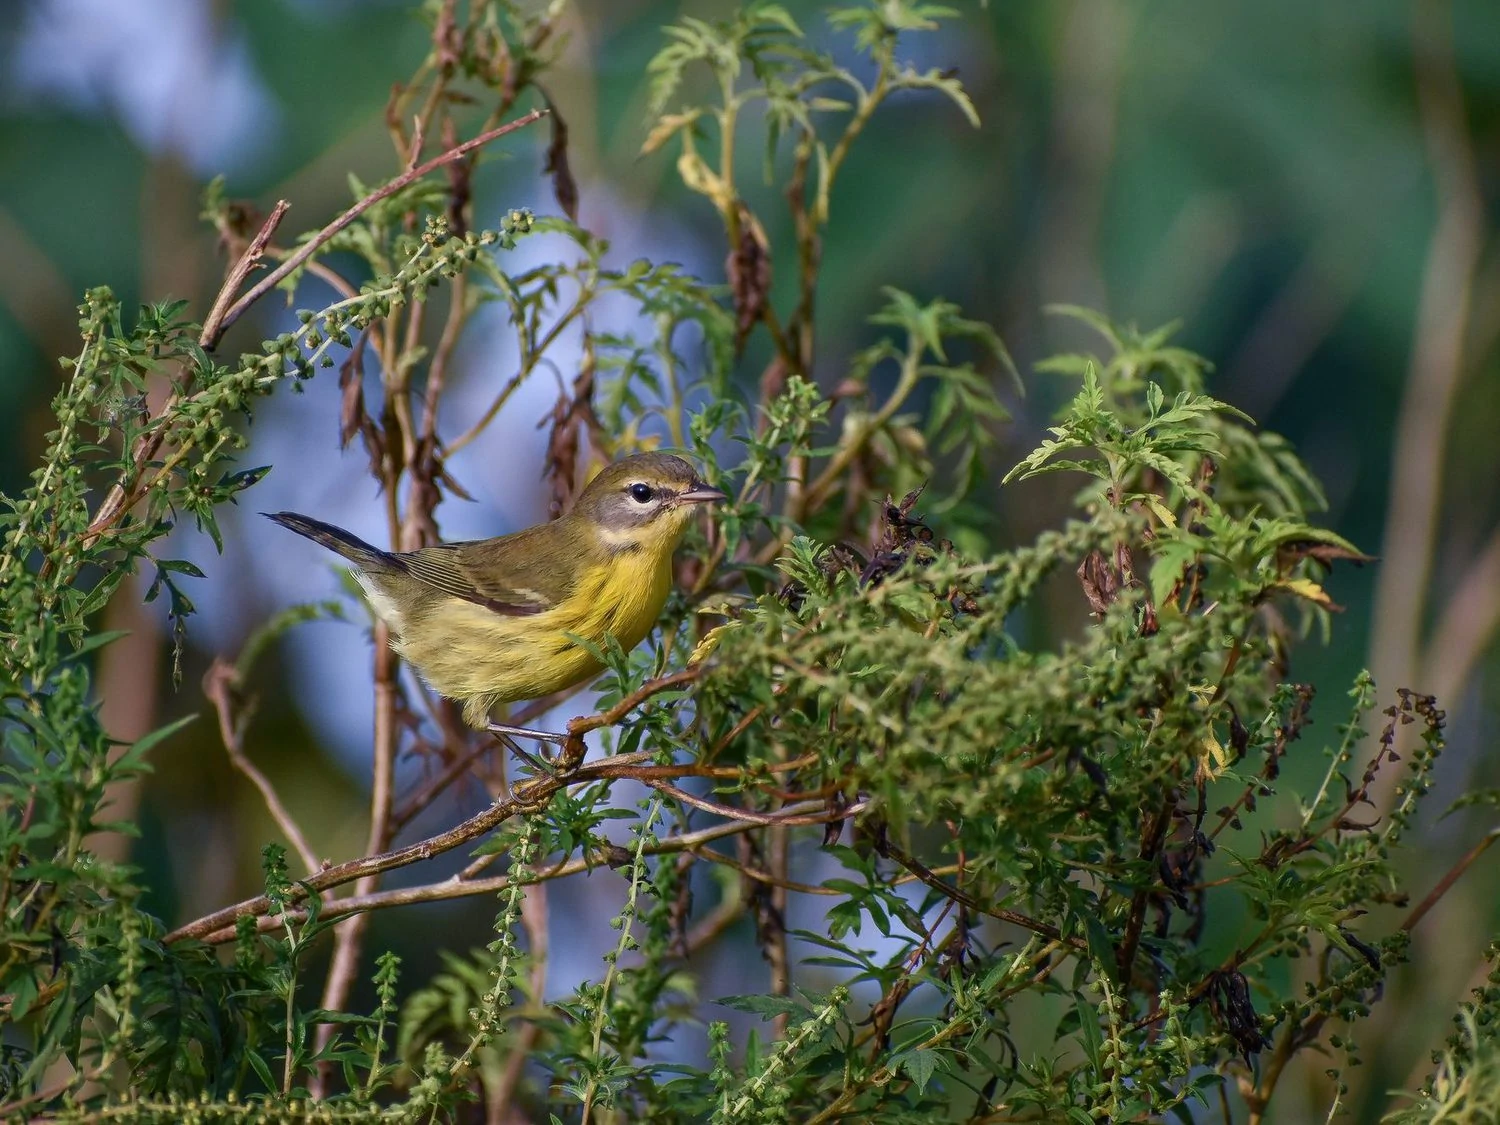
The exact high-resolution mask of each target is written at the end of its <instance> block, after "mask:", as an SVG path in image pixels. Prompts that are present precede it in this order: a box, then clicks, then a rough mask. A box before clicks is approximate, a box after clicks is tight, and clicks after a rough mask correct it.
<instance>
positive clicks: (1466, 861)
mask: <svg viewBox="0 0 1500 1125" xmlns="http://www.w3.org/2000/svg"><path fill="white" fill-rule="evenodd" d="M1496 840H1500V828H1492V829H1490V831H1489V832H1488V833H1486V834H1485V835H1484V836H1483V837H1481V838H1480V840H1479V843H1477V844H1475V845H1474V846H1473V847H1472V848H1470V849H1469V850H1468V851H1467V852H1465V853H1464V856H1463V858H1462V859H1460V860H1459V861H1458V862H1457V863H1455V864H1454V865H1453V866H1452V867H1450V868H1449V869H1448V873H1447V874H1446V875H1444V876H1443V877H1442V878H1441V879H1439V880H1438V884H1437V886H1435V887H1433V888H1432V890H1431V891H1429V892H1428V894H1427V897H1426V898H1424V899H1423V900H1422V901H1421V902H1419V903H1417V905H1416V906H1415V907H1413V908H1412V912H1411V913H1410V914H1408V915H1407V916H1406V920H1405V921H1404V922H1402V923H1401V928H1402V929H1403V930H1412V929H1414V928H1415V927H1416V925H1417V923H1418V922H1420V921H1421V920H1422V919H1423V918H1425V917H1426V916H1427V912H1428V911H1429V910H1431V909H1432V908H1433V907H1434V906H1436V905H1437V904H1438V900H1439V899H1441V898H1442V897H1443V896H1444V895H1445V894H1447V893H1448V889H1449V888H1450V887H1452V886H1453V884H1454V883H1456V882H1458V880H1459V878H1460V877H1461V876H1462V875H1463V873H1464V872H1465V871H1467V870H1468V869H1469V868H1470V867H1472V866H1473V864H1474V861H1475V860H1477V859H1478V858H1479V857H1480V856H1482V855H1483V854H1484V853H1485V852H1486V851H1488V850H1489V848H1490V845H1491V844H1493V843H1494V842H1495V841H1496Z"/></svg>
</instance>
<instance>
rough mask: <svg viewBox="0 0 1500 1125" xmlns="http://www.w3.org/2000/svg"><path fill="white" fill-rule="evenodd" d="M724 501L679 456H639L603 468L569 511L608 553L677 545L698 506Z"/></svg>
mask: <svg viewBox="0 0 1500 1125" xmlns="http://www.w3.org/2000/svg"><path fill="white" fill-rule="evenodd" d="M723 499H725V496H724V493H722V492H720V491H719V490H718V489H715V488H710V487H709V486H708V485H707V484H705V483H704V482H703V479H702V478H701V477H699V476H698V474H697V472H696V471H695V470H694V469H693V467H692V466H691V465H689V464H688V463H687V462H686V461H684V460H683V459H682V458H681V457H674V456H672V455H671V454H669V453H637V454H635V455H634V456H633V457H626V458H624V459H623V460H620V461H616V462H615V463H614V464H612V465H607V466H605V467H604V468H603V469H601V470H600V471H599V474H598V475H597V476H596V477H594V479H593V480H591V481H589V483H588V487H586V488H585V489H584V490H583V492H582V493H581V494H580V495H579V497H578V502H577V503H576V504H575V505H574V506H573V511H572V516H573V518H574V519H579V520H584V521H587V522H588V523H589V524H591V525H592V526H593V528H594V529H595V530H596V531H597V532H598V534H599V535H600V536H601V538H602V539H603V540H604V542H605V544H606V545H607V546H608V547H609V548H610V549H611V550H612V551H637V550H663V549H665V550H668V551H670V550H671V549H672V548H673V547H675V546H676V544H677V541H678V540H679V539H680V538H681V537H682V533H683V531H684V530H686V528H687V525H688V521H690V520H691V519H692V518H693V513H694V512H695V511H696V510H697V507H698V505H699V504H703V503H712V502H714V501H718V500H723Z"/></svg>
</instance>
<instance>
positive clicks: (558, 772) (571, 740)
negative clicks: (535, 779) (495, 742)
mask: <svg viewBox="0 0 1500 1125" xmlns="http://www.w3.org/2000/svg"><path fill="white" fill-rule="evenodd" d="M485 730H487V731H488V732H489V733H490V734H492V735H494V736H495V737H496V738H497V739H499V740H500V741H501V742H502V743H504V744H505V745H506V746H507V747H508V748H509V749H510V751H511V752H512V753H513V754H515V755H516V757H518V758H520V759H521V760H522V761H523V762H525V763H526V764H527V765H529V766H530V767H531V768H532V769H534V770H536V771H537V772H538V773H542V774H546V775H547V776H548V777H552V778H557V777H565V776H567V775H568V774H570V773H572V772H573V771H574V770H576V769H577V768H578V767H579V766H580V765H582V764H583V755H584V751H585V747H584V744H583V739H582V738H581V737H580V736H578V735H575V734H566V733H556V732H554V731H547V730H533V729H532V728H530V727H513V726H507V725H506V724H504V723H491V724H490V725H489V726H488V727H486V728H485ZM518 738H525V739H530V740H532V741H536V742H550V743H552V744H553V745H554V746H556V747H558V751H557V754H556V755H555V756H552V757H548V756H545V755H544V756H540V757H539V756H537V755H536V754H533V753H531V752H530V751H529V750H523V749H522V748H521V746H520V744H519V743H517V742H516V739H518Z"/></svg>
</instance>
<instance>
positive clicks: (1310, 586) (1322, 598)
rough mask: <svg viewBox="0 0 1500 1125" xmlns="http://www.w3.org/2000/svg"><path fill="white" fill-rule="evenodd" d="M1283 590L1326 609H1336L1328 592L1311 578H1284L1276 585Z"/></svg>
mask: <svg viewBox="0 0 1500 1125" xmlns="http://www.w3.org/2000/svg"><path fill="white" fill-rule="evenodd" d="M1276 585H1277V586H1279V587H1280V588H1281V589H1283V590H1290V591H1291V592H1292V593H1294V594H1296V595H1297V596H1298V597H1299V598H1306V599H1307V600H1308V601H1310V602H1315V603H1317V604H1318V605H1320V606H1322V607H1323V608H1324V609H1336V608H1337V607H1336V606H1335V605H1334V602H1333V599H1332V598H1330V597H1329V596H1328V591H1327V590H1325V589H1323V587H1321V586H1319V585H1318V584H1317V583H1316V582H1314V581H1313V580H1312V579H1310V578H1284V579H1282V580H1281V581H1280V582H1278V583H1276Z"/></svg>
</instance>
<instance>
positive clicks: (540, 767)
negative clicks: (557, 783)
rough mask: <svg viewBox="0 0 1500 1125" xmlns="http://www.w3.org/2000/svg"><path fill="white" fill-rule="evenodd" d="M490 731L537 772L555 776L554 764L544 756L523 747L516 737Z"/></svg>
mask: <svg viewBox="0 0 1500 1125" xmlns="http://www.w3.org/2000/svg"><path fill="white" fill-rule="evenodd" d="M490 733H491V734H493V735H494V736H495V738H496V739H497V740H498V741H499V742H500V744H501V745H502V746H504V747H505V748H506V749H507V750H509V751H510V752H511V753H512V754H514V755H515V756H516V757H518V758H520V759H521V761H523V762H525V763H526V764H527V765H528V766H530V767H531V768H532V769H534V770H535V771H536V772H537V773H539V774H545V775H546V776H548V777H552V776H554V772H555V771H554V770H553V769H552V765H551V763H550V762H548V761H546V760H545V759H543V758H538V757H537V756H536V755H535V754H533V753H532V752H531V751H530V750H523V749H521V744H520V743H518V742H516V741H515V739H513V738H511V737H510V735H508V734H502V733H500V732H499V731H491V732H490Z"/></svg>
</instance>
